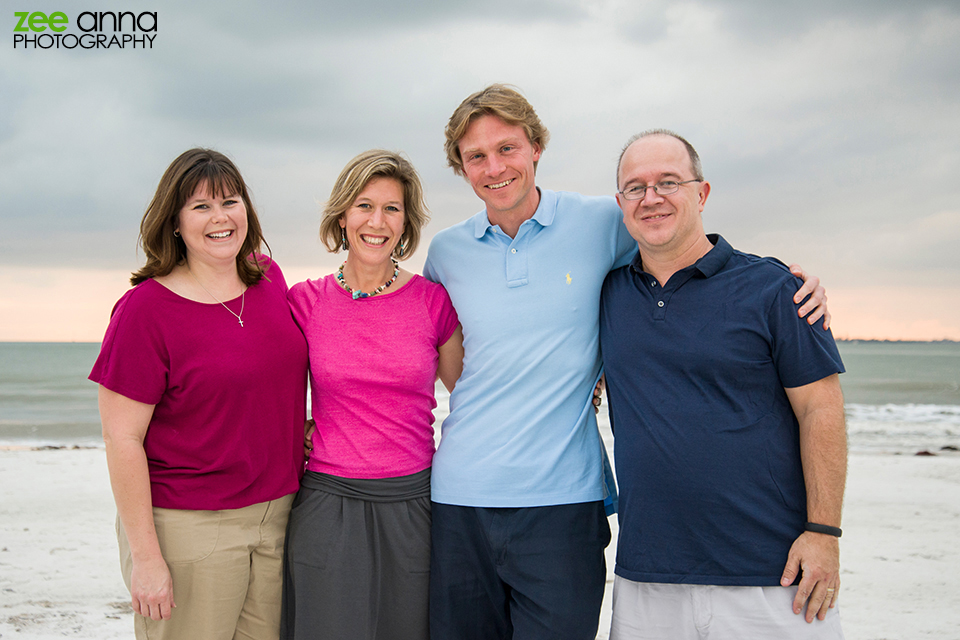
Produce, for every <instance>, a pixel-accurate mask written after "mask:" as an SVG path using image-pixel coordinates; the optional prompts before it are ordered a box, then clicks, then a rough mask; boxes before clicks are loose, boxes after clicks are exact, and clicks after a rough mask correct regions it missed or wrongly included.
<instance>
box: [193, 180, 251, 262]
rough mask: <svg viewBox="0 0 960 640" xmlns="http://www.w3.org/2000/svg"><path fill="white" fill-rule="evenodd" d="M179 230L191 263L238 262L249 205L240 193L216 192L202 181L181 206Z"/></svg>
mask: <svg viewBox="0 0 960 640" xmlns="http://www.w3.org/2000/svg"><path fill="white" fill-rule="evenodd" d="M177 230H178V231H179V232H180V237H181V238H182V239H183V243H184V244H185V245H186V247H187V261H188V262H193V261H198V260H199V261H201V262H206V263H209V264H211V265H213V264H222V263H230V264H235V263H236V259H237V254H238V253H239V252H240V247H242V246H243V242H244V240H246V238H247V207H246V205H244V203H243V198H241V197H240V195H238V194H235V193H221V194H220V195H214V194H213V193H211V191H210V184H209V183H207V182H202V183H200V185H199V186H198V187H197V190H196V191H194V193H193V195H192V196H190V197H189V198H187V201H186V202H185V203H184V205H183V206H182V207H181V208H180V214H179V216H178V219H177Z"/></svg>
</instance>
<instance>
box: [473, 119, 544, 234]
mask: <svg viewBox="0 0 960 640" xmlns="http://www.w3.org/2000/svg"><path fill="white" fill-rule="evenodd" d="M459 149H460V157H461V158H462V161H463V170H464V173H465V174H466V177H467V180H469V181H470V186H472V187H473V191H474V193H476V194H477V196H479V198H480V199H481V200H483V202H484V204H485V205H486V206H487V216H488V217H489V218H490V222H492V223H494V224H497V223H498V221H497V220H496V218H498V217H500V216H504V217H509V218H512V219H514V220H526V219H528V218H530V217H532V216H533V214H534V213H535V212H536V210H537V204H538V203H539V201H540V198H539V195H538V194H537V190H536V186H535V184H534V179H535V175H536V170H535V168H534V164H533V163H534V162H536V161H537V160H539V159H540V147H538V146H536V145H534V144H532V143H531V142H530V140H529V139H528V138H527V134H526V131H524V129H523V127H521V126H520V125H510V124H507V123H506V122H504V121H503V120H501V119H500V118H498V117H497V116H494V115H484V116H480V117H479V118H477V119H476V120H474V121H473V122H472V123H471V124H470V126H469V127H467V131H466V133H465V134H464V135H463V137H462V138H460V142H459Z"/></svg>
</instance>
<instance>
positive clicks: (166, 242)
mask: <svg viewBox="0 0 960 640" xmlns="http://www.w3.org/2000/svg"><path fill="white" fill-rule="evenodd" d="M203 186H206V187H207V188H208V189H210V191H212V192H213V195H214V196H216V197H222V196H225V195H227V194H237V195H239V196H240V198H241V199H242V200H243V204H244V206H245V207H246V209H247V237H246V239H245V240H244V242H243V245H242V246H241V247H240V252H239V253H238V254H237V274H238V275H239V276H240V279H241V280H242V281H243V282H244V284H246V285H248V286H249V285H252V284H256V283H257V282H259V281H260V278H262V277H263V274H264V271H263V266H262V264H261V259H260V257H259V256H258V254H259V253H260V252H261V248H262V247H266V250H267V252H268V254H269V251H270V246H269V245H267V243H266V241H265V240H264V239H263V231H262V230H261V228H260V221H259V219H258V218H257V212H256V210H254V208H253V203H252V202H251V201H250V192H249V190H248V189H247V185H246V183H245V182H244V181H243V176H241V175H240V170H239V169H237V167H236V165H234V164H233V162H232V161H231V160H230V159H229V158H228V157H227V156H225V155H223V154H222V153H220V152H219V151H214V150H213V149H190V150H189V151H184V152H183V153H181V154H180V155H179V156H178V157H177V159H176V160H174V161H173V162H171V163H170V166H169V167H167V170H166V171H164V172H163V176H162V177H161V178H160V184H158V185H157V192H156V193H155V194H154V195H153V200H151V201H150V205H149V206H148V207H147V211H146V213H144V214H143V220H141V221H140V238H139V243H140V246H141V247H143V252H144V253H145V254H146V256H147V261H146V264H144V265H143V266H142V267H141V268H140V269H139V270H137V271H135V272H134V273H133V275H132V277H131V278H130V282H131V283H132V284H134V285H137V284H140V283H141V282H143V281H144V280H147V279H149V278H154V277H157V276H165V275H167V274H169V273H170V272H171V271H173V268H174V267H175V266H177V265H178V264H182V263H183V262H184V261H185V260H186V259H187V245H186V244H184V242H183V238H179V237H176V236H174V235H173V232H174V230H175V229H176V228H177V226H178V224H179V216H180V209H182V208H183V205H184V204H186V202H187V200H188V199H189V198H190V197H191V196H192V195H193V194H194V193H196V192H197V189H199V188H201V187H203ZM263 262H266V261H265V260H264V261H263Z"/></svg>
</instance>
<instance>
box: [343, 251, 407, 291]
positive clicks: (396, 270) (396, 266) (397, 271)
mask: <svg viewBox="0 0 960 640" xmlns="http://www.w3.org/2000/svg"><path fill="white" fill-rule="evenodd" d="M390 262H392V263H393V277H392V278H390V279H389V280H387V281H386V282H384V283H383V284H382V285H380V286H379V287H377V288H376V289H374V290H373V291H371V292H370V293H364V292H363V291H359V290H358V291H354V290H353V289H351V288H350V285H348V284H347V282H346V280H344V279H343V268H344V267H345V266H347V263H346V262H344V263H343V264H342V265H340V268H339V269H337V282H338V283H339V284H340V286H341V287H343V288H344V289H345V290H346V292H347V293H349V294H350V296H351V297H352V298H353V299H354V300H361V299H363V298H372V297H373V296H375V295H377V294H378V293H381V292H382V291H383V290H384V289H386V288H387V287H389V286H390V285H392V284H393V283H394V282H396V281H397V278H398V277H399V276H400V263H399V262H397V261H396V260H394V259H393V258H390Z"/></svg>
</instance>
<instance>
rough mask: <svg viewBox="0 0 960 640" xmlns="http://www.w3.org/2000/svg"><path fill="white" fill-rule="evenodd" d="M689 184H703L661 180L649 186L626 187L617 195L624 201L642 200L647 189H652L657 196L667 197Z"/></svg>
mask: <svg viewBox="0 0 960 640" xmlns="http://www.w3.org/2000/svg"><path fill="white" fill-rule="evenodd" d="M689 182H703V180H684V181H683V182H676V181H674V180H663V181H661V182H658V183H657V184H652V185H650V186H647V185H642V184H638V185H634V186H632V187H627V188H626V189H624V190H623V191H620V192H619V193H620V195H622V196H623V199H624V200H643V199H644V197H646V195H647V189H653V192H654V193H655V194H657V195H660V196H668V195H670V194H671V193H676V192H677V191H679V190H680V185H682V184H687V183H689Z"/></svg>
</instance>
